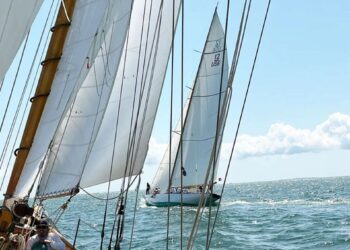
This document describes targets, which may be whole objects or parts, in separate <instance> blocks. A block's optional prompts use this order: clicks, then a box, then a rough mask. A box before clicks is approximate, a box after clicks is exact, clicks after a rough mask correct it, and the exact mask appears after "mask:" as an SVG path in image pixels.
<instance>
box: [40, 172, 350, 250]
mask: <svg viewBox="0 0 350 250" xmlns="http://www.w3.org/2000/svg"><path fill="white" fill-rule="evenodd" d="M219 188H220V187H217V189H219ZM142 194H143V192H142V191H140V194H139V199H138V202H137V204H136V213H135V220H134V224H133V217H134V206H135V196H136V193H135V192H130V193H129V197H128V198H129V199H128V202H127V204H126V207H127V209H126V213H125V223H124V235H123V241H122V245H121V246H122V249H129V248H131V249H166V242H167V235H166V234H167V225H168V224H167V218H168V210H167V208H155V207H147V206H146V205H145V201H144V199H143V198H142ZM97 196H98V197H101V198H102V197H105V194H97ZM64 201H65V199H63V198H62V199H59V200H57V201H47V202H46V206H47V208H48V212H49V214H51V215H54V214H55V210H56V209H57V207H58V206H59V205H60V204H62V203H63V202H64ZM115 204H116V200H113V201H110V202H109V206H108V214H107V225H106V233H105V238H104V249H107V246H108V243H109V241H110V232H111V228H112V226H113V221H114V214H115V213H114V211H115ZM104 208H105V201H101V200H97V199H95V198H92V197H90V196H88V195H86V194H83V195H78V196H76V197H75V198H74V199H72V201H71V202H70V205H69V207H68V209H67V211H66V212H65V213H64V214H63V215H62V217H61V219H60V221H59V223H58V227H59V228H60V230H61V232H62V233H63V234H64V235H66V236H67V237H68V238H70V239H73V238H74V235H75V233H76V227H77V222H78V218H80V219H81V224H80V229H79V231H78V234H77V247H78V249H99V246H100V240H101V228H102V222H103V215H104ZM216 209H217V208H213V209H212V210H211V212H209V209H206V210H205V211H204V213H203V216H202V219H201V222H200V226H199V229H198V233H197V237H196V241H195V247H194V249H205V246H206V239H207V234H208V230H207V229H208V217H209V214H210V215H211V218H212V219H211V220H210V221H211V222H212V221H213V215H214V214H215V211H216ZM180 212H181V209H180V207H172V208H171V209H170V215H169V216H170V223H169V238H168V247H169V249H180V246H181V243H180V242H181V237H180V235H181V232H182V235H183V236H182V242H183V243H182V247H183V248H184V249H186V246H187V240H188V237H189V234H190V231H191V229H192V222H193V218H194V216H195V214H196V208H193V207H184V208H183V218H182V220H181V216H180ZM181 221H182V226H181ZM133 225H134V229H133V230H132V228H133ZM131 233H132V236H131ZM131 238H132V240H131ZM114 240H115V236H113V240H112V242H114ZM112 246H114V244H112ZM210 249H242V250H243V249H244V250H249V249H254V250H259V249H288V250H294V249H333V250H335V249H337V250H338V249H339V250H346V249H350V177H336V178H312V179H295V180H281V181H273V182H259V183H244V184H228V185H227V186H226V188H225V192H224V195H223V199H222V203H221V206H220V209H219V213H218V217H217V221H216V226H215V229H214V231H213V235H212V240H211V245H210Z"/></svg>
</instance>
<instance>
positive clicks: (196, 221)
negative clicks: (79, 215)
mask: <svg viewBox="0 0 350 250" xmlns="http://www.w3.org/2000/svg"><path fill="white" fill-rule="evenodd" d="M214 14H215V12H214ZM212 22H213V21H212ZM224 42H225V40H224ZM223 52H224V51H223ZM223 55H224V53H223ZM221 82H222V81H221ZM220 86H221V85H220ZM220 119H221V116H220ZM215 154H217V152H215V151H214V150H212V152H211V155H210V161H209V163H208V169H207V171H206V175H205V179H204V185H205V187H208V186H207V185H206V184H207V182H208V178H209V173H210V169H211V164H212V162H213V157H214V155H215ZM204 193H205V192H202V193H201V197H200V202H199V204H198V207H197V212H196V215H195V219H194V223H193V226H192V230H191V234H190V237H189V240H188V246H187V249H192V248H193V244H194V240H195V237H196V234H197V230H198V225H199V220H200V218H201V217H202V214H203V212H204V202H205V194H204Z"/></svg>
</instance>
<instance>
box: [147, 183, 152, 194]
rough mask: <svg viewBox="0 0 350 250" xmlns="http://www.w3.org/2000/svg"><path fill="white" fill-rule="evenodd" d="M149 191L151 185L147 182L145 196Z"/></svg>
mask: <svg viewBox="0 0 350 250" xmlns="http://www.w3.org/2000/svg"><path fill="white" fill-rule="evenodd" d="M150 190H151V185H150V184H149V183H148V182H147V188H146V194H149V191H150Z"/></svg>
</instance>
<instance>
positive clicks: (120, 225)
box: [116, 1, 153, 247]
mask: <svg viewBox="0 0 350 250" xmlns="http://www.w3.org/2000/svg"><path fill="white" fill-rule="evenodd" d="M152 6H153V1H151V4H150V10H149V14H148V28H147V36H146V46H145V50H144V63H143V67H142V68H143V71H142V76H141V85H140V92H139V99H138V100H139V102H138V105H137V106H138V108H137V112H136V117H137V118H138V117H139V111H140V106H141V98H142V95H143V89H144V88H143V87H142V85H143V84H142V82H143V81H142V80H143V73H144V70H145V60H146V56H147V48H148V37H149V30H150V26H151V25H150V23H151V11H152ZM145 16H146V1H145V4H144V11H143V18H142V26H141V36H140V45H139V46H140V47H139V54H138V62H137V69H136V78H135V87H134V97H133V104H132V114H131V119H130V124H132V121H133V119H134V112H135V103H136V95H137V85H138V84H137V83H138V81H137V80H138V77H139V68H140V58H141V50H142V39H143V31H144V25H145ZM137 118H136V122H135V127H134V132H133V134H132V135H131V133H132V126H131V127H130V131H129V141H128V152H127V155H128V157H127V160H126V165H125V169H124V177H123V183H122V189H124V188H125V178H126V175H127V170H128V168H129V166H130V168H129V173H128V175H129V176H130V175H132V172H133V170H134V168H135V164H134V162H133V157H134V149H135V137H136V126H137ZM130 153H131V155H130ZM127 185H128V186H129V185H130V178H128V184H127ZM139 187H140V186H139V185H138V187H137V192H139ZM127 197H128V192H126V194H125V198H124V201H125V204H124V205H123V203H122V202H123V201H122V200H121V201H120V202H121V203H120V207H122V206H126V203H127ZM136 199H137V198H136ZM136 202H137V200H136ZM135 213H136V210H135ZM118 215H119V216H118V217H119V218H118V230H117V231H118V233H117V237H116V246H118V247H119V244H120V242H121V240H122V235H123V227H124V220H125V217H124V212H123V213H118ZM120 219H121V221H120ZM133 223H134V221H133ZM132 233H133V232H132ZM131 242H132V238H131V241H130V245H131Z"/></svg>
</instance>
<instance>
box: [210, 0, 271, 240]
mask: <svg viewBox="0 0 350 250" xmlns="http://www.w3.org/2000/svg"><path fill="white" fill-rule="evenodd" d="M270 4H271V0H269V2H268V5H267V8H266V13H265V17H264V22H263V26H262V29H261V33H260V37H259V42H258V46H257V49H256V52H255V57H254V62H253V66H252V69H251V72H250V76H249V81H248V86H247V89H246V93H245V96H244V101H243V104H242V108H241V113H240V117H239V120H238V125H237V129H236V133H235V137H234V141H233V143H232V148H231V153H230V158H229V162H228V164H227V168H226V173H225V178H224V182H223V187H222V191H221V195H222V194H223V192H224V189H225V184H226V180H227V176H228V171H229V169H230V166H231V161H232V156H233V152H234V149H235V145H236V141H237V137H238V132H239V129H240V125H241V121H242V117H243V112H244V108H245V104H246V101H247V98H248V93H249V89H250V85H251V80H252V77H253V73H254V69H255V64H256V60H257V57H258V53H259V49H260V44H261V40H262V36H263V34H264V29H265V24H266V20H267V15H268V13H269V9H270ZM220 205H221V199H220V201H219V203H218V210H219V208H220ZM215 217H217V214H216V216H215ZM215 222H216V218H215V220H214V225H215ZM214 225H213V227H214ZM212 234H213V233H212ZM212 234H211V237H210V240H211V238H212Z"/></svg>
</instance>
